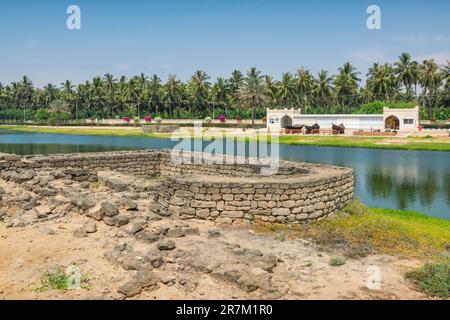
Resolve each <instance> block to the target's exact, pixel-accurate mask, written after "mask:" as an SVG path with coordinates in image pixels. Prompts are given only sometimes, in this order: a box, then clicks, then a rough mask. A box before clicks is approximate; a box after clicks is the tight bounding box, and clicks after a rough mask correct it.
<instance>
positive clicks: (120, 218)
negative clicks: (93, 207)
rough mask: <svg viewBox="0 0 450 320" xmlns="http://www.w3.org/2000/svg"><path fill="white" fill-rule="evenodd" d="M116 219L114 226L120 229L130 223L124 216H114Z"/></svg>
mask: <svg viewBox="0 0 450 320" xmlns="http://www.w3.org/2000/svg"><path fill="white" fill-rule="evenodd" d="M115 219H116V226H117V227H121V226H124V225H126V224H128V222H129V221H130V218H129V217H128V216H126V215H118V216H115Z"/></svg>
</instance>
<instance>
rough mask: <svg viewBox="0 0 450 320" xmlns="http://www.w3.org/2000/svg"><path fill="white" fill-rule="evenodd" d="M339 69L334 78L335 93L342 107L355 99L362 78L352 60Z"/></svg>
mask: <svg viewBox="0 0 450 320" xmlns="http://www.w3.org/2000/svg"><path fill="white" fill-rule="evenodd" d="M338 70H339V73H338V75H337V76H336V77H335V79H334V86H335V94H336V97H337V99H338V102H339V104H340V105H341V107H344V106H345V105H346V104H349V103H350V102H351V101H352V100H353V101H354V99H355V97H356V94H357V89H358V82H360V81H361V79H360V78H359V74H360V73H359V72H357V71H356V69H355V67H354V66H353V65H352V64H351V63H350V62H347V63H345V64H344V66H343V67H341V68H339V69H338Z"/></svg>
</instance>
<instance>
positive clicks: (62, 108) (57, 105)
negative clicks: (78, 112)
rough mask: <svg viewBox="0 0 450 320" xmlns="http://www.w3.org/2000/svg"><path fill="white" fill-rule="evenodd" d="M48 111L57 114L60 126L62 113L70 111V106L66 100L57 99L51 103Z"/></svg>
mask: <svg viewBox="0 0 450 320" xmlns="http://www.w3.org/2000/svg"><path fill="white" fill-rule="evenodd" d="M48 111H49V112H51V113H54V114H55V115H56V123H57V125H58V126H59V125H60V124H61V115H62V114H63V113H69V112H70V108H69V106H68V104H67V103H66V102H65V101H62V100H60V99H57V100H53V101H52V102H51V103H50V105H49V110H48Z"/></svg>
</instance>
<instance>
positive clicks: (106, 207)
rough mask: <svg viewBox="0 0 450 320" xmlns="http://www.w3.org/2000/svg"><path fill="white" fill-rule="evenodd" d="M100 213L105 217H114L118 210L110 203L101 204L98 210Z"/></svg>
mask: <svg viewBox="0 0 450 320" xmlns="http://www.w3.org/2000/svg"><path fill="white" fill-rule="evenodd" d="M100 213H102V214H103V215H105V216H107V217H114V216H116V215H118V214H119V210H118V209H117V207H116V206H115V205H113V204H112V203H109V202H103V203H102V205H101V208H100Z"/></svg>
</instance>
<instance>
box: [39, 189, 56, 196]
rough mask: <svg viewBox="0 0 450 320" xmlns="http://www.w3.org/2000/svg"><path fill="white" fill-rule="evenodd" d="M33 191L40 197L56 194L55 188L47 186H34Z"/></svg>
mask: <svg viewBox="0 0 450 320" xmlns="http://www.w3.org/2000/svg"><path fill="white" fill-rule="evenodd" d="M34 192H35V193H37V194H39V195H40V196H42V197H52V196H56V194H57V192H56V190H55V189H49V188H35V189H34Z"/></svg>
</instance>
